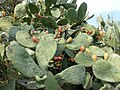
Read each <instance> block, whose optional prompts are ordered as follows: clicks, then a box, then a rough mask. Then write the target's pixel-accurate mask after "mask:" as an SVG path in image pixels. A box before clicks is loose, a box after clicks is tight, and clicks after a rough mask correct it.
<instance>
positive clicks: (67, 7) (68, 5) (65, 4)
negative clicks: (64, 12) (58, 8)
mask: <svg viewBox="0 0 120 90" xmlns="http://www.w3.org/2000/svg"><path fill="white" fill-rule="evenodd" d="M62 6H63V7H64V8H65V9H69V8H74V9H76V8H77V6H76V5H75V4H73V3H63V4H62Z"/></svg>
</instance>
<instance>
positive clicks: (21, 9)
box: [14, 1, 27, 18]
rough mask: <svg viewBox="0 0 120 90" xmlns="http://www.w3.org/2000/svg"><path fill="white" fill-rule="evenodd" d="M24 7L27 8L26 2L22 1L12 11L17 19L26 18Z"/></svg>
mask: <svg viewBox="0 0 120 90" xmlns="http://www.w3.org/2000/svg"><path fill="white" fill-rule="evenodd" d="M26 6H27V3H26V1H23V2H22V3H20V4H18V5H16V7H15V9H14V15H15V16H16V17H17V18H22V17H24V16H26Z"/></svg>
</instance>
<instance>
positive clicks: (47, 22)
mask: <svg viewBox="0 0 120 90" xmlns="http://www.w3.org/2000/svg"><path fill="white" fill-rule="evenodd" d="M41 23H42V24H43V25H44V26H46V27H50V28H55V29H56V28H58V25H57V23H56V22H55V20H54V19H53V18H52V17H50V16H46V17H43V18H41Z"/></svg>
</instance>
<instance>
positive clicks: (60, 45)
mask: <svg viewBox="0 0 120 90" xmlns="http://www.w3.org/2000/svg"><path fill="white" fill-rule="evenodd" d="M64 49H65V45H62V44H58V45H57V50H56V53H55V56H59V55H60V54H62V53H63V51H64Z"/></svg>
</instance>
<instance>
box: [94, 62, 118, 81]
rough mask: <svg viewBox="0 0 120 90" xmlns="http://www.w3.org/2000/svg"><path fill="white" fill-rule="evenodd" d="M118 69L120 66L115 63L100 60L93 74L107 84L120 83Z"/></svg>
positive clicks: (95, 65)
mask: <svg viewBox="0 0 120 90" xmlns="http://www.w3.org/2000/svg"><path fill="white" fill-rule="evenodd" d="M115 62H116V61H115ZM118 67H119V66H118V65H116V64H115V63H112V62H109V61H105V60H99V61H97V62H96V63H95V64H94V65H93V73H94V75H95V76H96V77H97V78H99V79H101V80H104V81H107V82H120V77H119V75H120V70H119V68H118Z"/></svg>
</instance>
